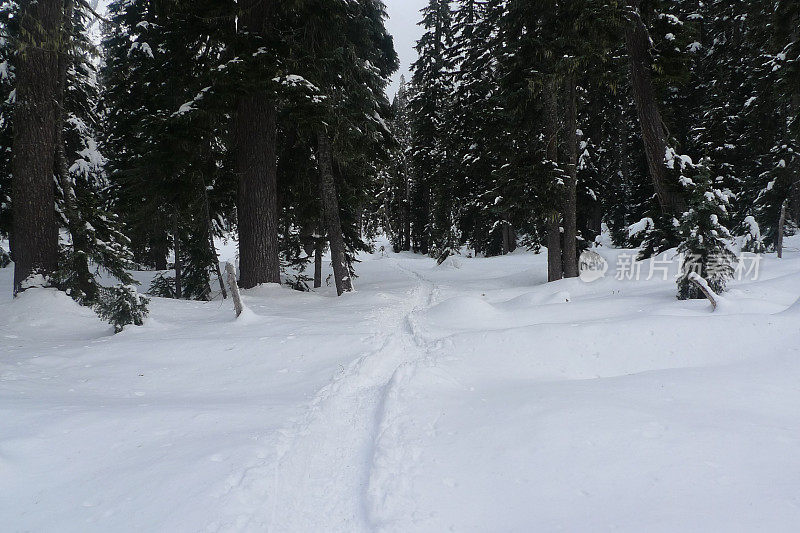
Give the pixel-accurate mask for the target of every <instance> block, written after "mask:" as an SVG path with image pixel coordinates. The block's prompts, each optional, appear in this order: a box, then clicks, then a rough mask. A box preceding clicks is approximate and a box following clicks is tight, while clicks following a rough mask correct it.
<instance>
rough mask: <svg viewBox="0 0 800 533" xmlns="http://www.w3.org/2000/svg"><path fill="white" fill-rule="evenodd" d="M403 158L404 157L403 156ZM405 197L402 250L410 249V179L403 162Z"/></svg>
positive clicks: (406, 165)
mask: <svg viewBox="0 0 800 533" xmlns="http://www.w3.org/2000/svg"><path fill="white" fill-rule="evenodd" d="M404 159H405V158H404ZM405 182H406V191H405V193H406V198H405V201H404V202H403V223H404V224H405V242H404V243H403V247H402V250H403V251H404V252H410V251H411V179H410V177H409V173H408V164H405Z"/></svg>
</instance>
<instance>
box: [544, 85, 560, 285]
mask: <svg viewBox="0 0 800 533" xmlns="http://www.w3.org/2000/svg"><path fill="white" fill-rule="evenodd" d="M545 112H546V113H547V136H548V138H547V154H546V156H547V159H548V160H550V161H552V162H553V163H554V164H556V163H557V162H558V84H557V83H555V82H553V83H551V84H550V90H549V91H548V94H547V109H546V111H545ZM563 277H564V267H563V263H562V261H561V213H560V212H559V211H558V209H556V208H554V209H553V211H552V212H551V213H549V214H548V215H547V281H558V280H560V279H561V278H563Z"/></svg>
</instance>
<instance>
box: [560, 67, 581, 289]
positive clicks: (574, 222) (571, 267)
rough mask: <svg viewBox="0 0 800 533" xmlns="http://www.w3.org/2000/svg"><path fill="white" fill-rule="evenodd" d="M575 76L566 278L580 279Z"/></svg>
mask: <svg viewBox="0 0 800 533" xmlns="http://www.w3.org/2000/svg"><path fill="white" fill-rule="evenodd" d="M577 91H578V88H577V79H576V77H575V74H574V73H573V74H570V75H569V77H568V78H567V90H566V97H567V106H566V107H567V113H566V115H567V116H566V129H567V151H568V153H569V166H568V171H569V172H568V173H567V177H566V183H565V184H564V185H565V186H564V188H565V193H564V254H563V261H564V277H567V278H577V277H578V215H577V204H578V197H577V190H578V95H577Z"/></svg>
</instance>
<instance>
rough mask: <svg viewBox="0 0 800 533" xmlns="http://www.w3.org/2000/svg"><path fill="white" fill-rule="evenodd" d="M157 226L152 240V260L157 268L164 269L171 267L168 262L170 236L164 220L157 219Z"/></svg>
mask: <svg viewBox="0 0 800 533" xmlns="http://www.w3.org/2000/svg"><path fill="white" fill-rule="evenodd" d="M159 218H160V215H159ZM155 226H156V227H155V230H154V232H153V235H152V237H151V242H150V254H151V260H152V261H153V265H154V266H155V268H156V270H160V271H164V270H168V269H169V265H168V264H167V256H168V255H169V236H168V235H167V230H166V224H165V223H164V221H163V220H160V221H157V222H156V224H155Z"/></svg>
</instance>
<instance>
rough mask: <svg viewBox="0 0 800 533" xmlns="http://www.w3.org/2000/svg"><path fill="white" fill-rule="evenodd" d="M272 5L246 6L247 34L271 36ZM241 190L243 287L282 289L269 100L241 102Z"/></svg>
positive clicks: (249, 0)
mask: <svg viewBox="0 0 800 533" xmlns="http://www.w3.org/2000/svg"><path fill="white" fill-rule="evenodd" d="M272 5H273V2H272V1H270V0H244V1H243V2H240V7H241V15H240V17H239V29H240V31H241V32H255V33H259V32H261V33H265V32H266V27H267V18H268V16H269V13H270V11H271V9H272ZM233 131H234V142H235V145H234V147H233V150H234V158H235V165H236V172H237V173H238V175H239V186H238V190H237V196H236V207H237V217H238V223H239V283H240V284H241V286H242V287H243V288H245V289H249V288H252V287H255V286H256V285H259V284H261V283H280V281H281V277H280V259H279V257H278V193H277V189H278V185H277V170H278V169H277V157H276V136H277V107H276V103H275V102H274V101H271V100H270V99H269V97H268V96H267V95H266V94H261V93H255V94H245V95H242V96H240V97H239V101H238V103H237V106H236V112H235V118H234V122H233Z"/></svg>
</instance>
